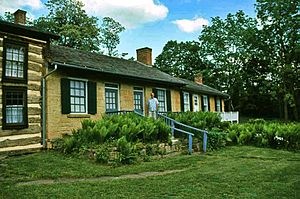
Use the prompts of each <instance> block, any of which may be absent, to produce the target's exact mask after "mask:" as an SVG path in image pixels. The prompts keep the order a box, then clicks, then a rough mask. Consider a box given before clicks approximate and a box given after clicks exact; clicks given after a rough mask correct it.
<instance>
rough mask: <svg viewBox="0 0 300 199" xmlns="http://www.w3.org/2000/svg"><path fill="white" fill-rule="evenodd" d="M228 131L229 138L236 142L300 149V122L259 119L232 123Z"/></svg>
mask: <svg viewBox="0 0 300 199" xmlns="http://www.w3.org/2000/svg"><path fill="white" fill-rule="evenodd" d="M227 133H228V134H227V135H228V139H229V140H230V141H231V142H232V143H236V144H245V145H254V146H260V147H271V148H278V149H288V150H300V144H299V143H300V123H287V124H284V123H278V122H265V121H264V120H261V119H259V120H252V121H250V123H245V124H234V125H231V126H230V127H229V129H228V130H227Z"/></svg>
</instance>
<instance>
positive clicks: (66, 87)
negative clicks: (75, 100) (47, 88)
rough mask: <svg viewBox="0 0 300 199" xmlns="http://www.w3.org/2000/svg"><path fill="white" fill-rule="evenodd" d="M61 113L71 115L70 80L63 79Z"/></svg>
mask: <svg viewBox="0 0 300 199" xmlns="http://www.w3.org/2000/svg"><path fill="white" fill-rule="evenodd" d="M60 88H61V112H62V114H69V113H70V112H71V105H70V80H69V79H64V78H63V79H61V84H60Z"/></svg>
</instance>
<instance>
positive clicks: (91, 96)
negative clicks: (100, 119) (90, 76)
mask: <svg viewBox="0 0 300 199" xmlns="http://www.w3.org/2000/svg"><path fill="white" fill-rule="evenodd" d="M88 113H89V114H93V115H94V114H96V113H97V85H96V82H90V81H89V82H88Z"/></svg>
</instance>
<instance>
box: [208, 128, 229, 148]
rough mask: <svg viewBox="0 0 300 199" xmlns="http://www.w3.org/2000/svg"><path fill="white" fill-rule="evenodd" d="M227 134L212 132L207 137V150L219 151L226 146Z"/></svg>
mask: <svg viewBox="0 0 300 199" xmlns="http://www.w3.org/2000/svg"><path fill="white" fill-rule="evenodd" d="M226 137H227V135H226V133H224V132H220V131H214V130H213V131H210V132H209V133H208V135H207V139H208V143H207V149H208V150H211V151H213V150H217V149H220V148H222V147H225V146H226Z"/></svg>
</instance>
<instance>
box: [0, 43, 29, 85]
mask: <svg viewBox="0 0 300 199" xmlns="http://www.w3.org/2000/svg"><path fill="white" fill-rule="evenodd" d="M27 46H28V45H27V44H24V43H19V42H11V41H6V40H5V42H4V54H3V55H4V56H3V57H4V60H3V64H4V73H3V79H4V81H13V82H14V81H26V79H27V56H28V50H27V49H28V47H27Z"/></svg>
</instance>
